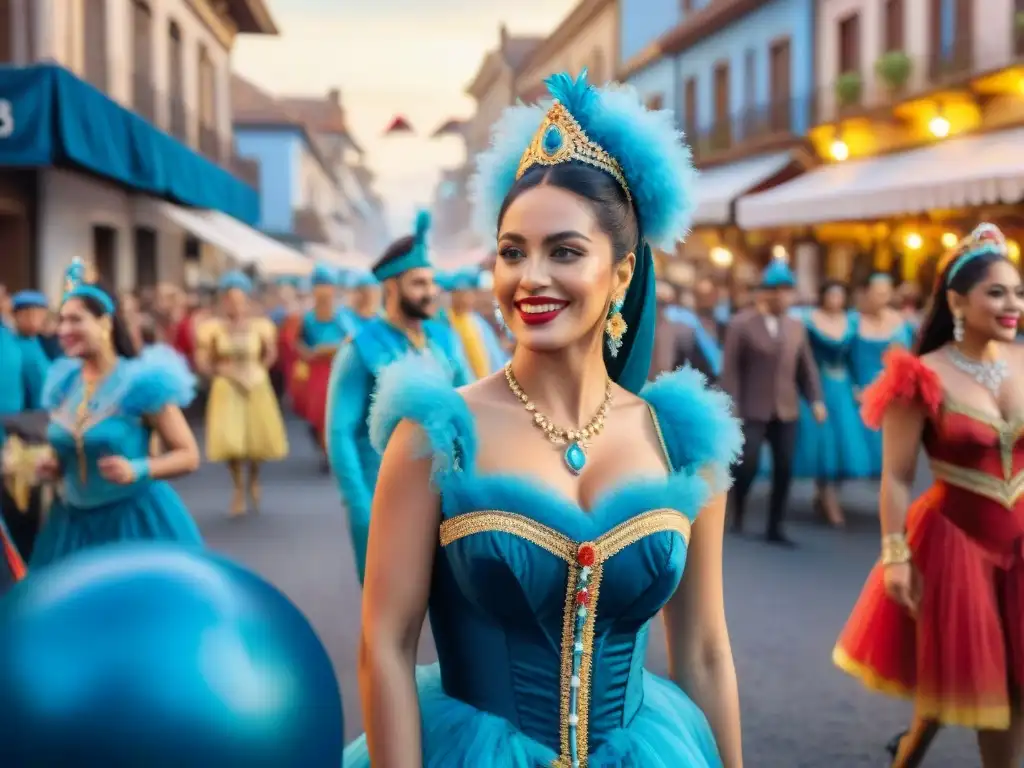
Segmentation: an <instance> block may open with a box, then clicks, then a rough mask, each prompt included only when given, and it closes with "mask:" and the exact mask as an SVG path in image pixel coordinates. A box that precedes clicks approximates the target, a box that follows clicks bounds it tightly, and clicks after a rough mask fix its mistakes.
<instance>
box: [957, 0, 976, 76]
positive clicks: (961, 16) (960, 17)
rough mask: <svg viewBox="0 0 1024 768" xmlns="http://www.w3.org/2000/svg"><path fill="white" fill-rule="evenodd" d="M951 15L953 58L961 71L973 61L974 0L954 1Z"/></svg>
mask: <svg viewBox="0 0 1024 768" xmlns="http://www.w3.org/2000/svg"><path fill="white" fill-rule="evenodd" d="M953 15H954V16H953V56H954V57H955V64H956V67H957V69H959V70H960V71H963V70H964V69H967V68H969V67H970V66H971V63H972V61H973V59H974V0H954V3H953Z"/></svg>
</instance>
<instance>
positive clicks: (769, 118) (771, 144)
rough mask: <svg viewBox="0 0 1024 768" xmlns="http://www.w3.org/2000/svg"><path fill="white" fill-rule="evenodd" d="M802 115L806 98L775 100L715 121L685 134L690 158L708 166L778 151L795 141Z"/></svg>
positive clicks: (805, 111) (802, 121)
mask: <svg viewBox="0 0 1024 768" xmlns="http://www.w3.org/2000/svg"><path fill="white" fill-rule="evenodd" d="M806 113H807V100H806V99H790V100H783V101H775V102H772V103H770V104H765V105H762V106H759V107H752V108H750V109H746V110H744V111H743V112H740V113H739V114H738V115H732V116H730V117H728V118H726V119H724V120H719V121H717V122H715V123H713V124H712V125H711V126H710V127H709V128H707V129H705V130H703V131H697V132H696V134H691V133H690V132H687V135H688V136H690V146H691V148H692V149H693V155H694V159H695V161H696V162H697V163H698V164H700V163H708V162H715V161H719V160H723V159H726V158H728V157H730V156H731V155H733V154H736V155H739V154H752V153H755V152H762V151H769V150H773V149H776V148H781V146H783V145H787V144H789V143H790V142H792V141H794V140H795V139H796V134H797V131H798V129H799V127H800V124H802V123H804V122H805V120H804V117H805V116H806Z"/></svg>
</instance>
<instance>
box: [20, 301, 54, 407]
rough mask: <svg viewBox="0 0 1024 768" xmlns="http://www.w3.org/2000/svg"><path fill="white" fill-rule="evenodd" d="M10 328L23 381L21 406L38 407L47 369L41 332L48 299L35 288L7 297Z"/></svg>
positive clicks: (40, 404) (47, 363)
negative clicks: (13, 334)
mask: <svg viewBox="0 0 1024 768" xmlns="http://www.w3.org/2000/svg"><path fill="white" fill-rule="evenodd" d="M11 311H12V312H13V313H14V330H15V333H17V335H18V346H19V347H21V365H22V376H23V379H24V382H25V409H26V410H29V411H34V410H37V409H39V408H41V407H42V397H43V382H44V381H45V380H46V372H47V371H48V370H49V369H50V356H49V355H48V354H47V353H46V348H45V347H44V346H43V342H42V339H41V338H40V337H41V334H42V332H43V325H44V324H45V322H46V315H47V312H48V311H49V302H47V301H46V297H45V296H43V294H41V293H40V292H39V291H18V293H16V294H14V296H12V297H11Z"/></svg>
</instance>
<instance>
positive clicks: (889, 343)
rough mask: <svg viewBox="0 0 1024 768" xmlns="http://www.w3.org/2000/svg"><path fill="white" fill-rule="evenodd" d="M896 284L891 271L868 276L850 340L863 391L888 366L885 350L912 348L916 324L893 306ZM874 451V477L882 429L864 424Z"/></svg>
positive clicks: (855, 379) (853, 368) (852, 366)
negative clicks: (887, 273) (912, 324)
mask: <svg viewBox="0 0 1024 768" xmlns="http://www.w3.org/2000/svg"><path fill="white" fill-rule="evenodd" d="M892 299H893V285H892V278H891V277H889V275H886V274H882V273H878V274H874V275H872V276H871V277H870V278H868V283H867V285H866V286H865V287H864V294H863V301H862V304H861V307H860V312H858V314H857V318H856V332H855V333H854V336H853V339H852V340H851V342H850V372H851V374H852V375H853V384H854V387H855V389H856V392H857V397H858V398H859V397H860V392H861V390H863V389H864V388H866V387H867V386H868V385H870V384H871V383H872V382H873V381H874V380H875V379H876V378H878V376H879V374H881V373H882V371H883V370H884V368H885V362H884V358H885V353H886V352H888V351H889V350H890V349H892V348H893V347H901V348H903V349H909V348H910V346H911V344H912V343H913V341H914V331H913V328H912V327H911V326H910V324H909V323H907V321H906V319H905V318H904V317H903V316H902V315H901V314H900V313H899V312H898V311H897V310H895V309H893V308H892ZM861 430H862V432H863V433H864V435H865V437H864V439H865V441H866V442H867V445H868V450H869V451H870V455H871V471H870V476H871V477H879V476H881V474H882V433H881V432H879V431H878V430H875V429H872V428H871V427H868V426H862V427H861Z"/></svg>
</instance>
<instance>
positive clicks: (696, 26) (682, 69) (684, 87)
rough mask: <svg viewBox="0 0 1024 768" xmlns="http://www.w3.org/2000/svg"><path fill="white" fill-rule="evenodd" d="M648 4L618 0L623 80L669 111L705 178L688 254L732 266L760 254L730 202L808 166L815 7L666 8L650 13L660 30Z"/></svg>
mask: <svg viewBox="0 0 1024 768" xmlns="http://www.w3.org/2000/svg"><path fill="white" fill-rule="evenodd" d="M658 2H661V0H658ZM649 6H650V3H648V2H645V1H644V0H620V30H621V32H620V47H621V50H622V53H623V61H622V65H621V71H620V74H621V75H622V76H623V77H624V78H625V79H626V80H627V81H628V82H629V83H631V84H632V85H634V86H635V87H636V88H637V90H638V91H639V92H640V94H641V97H642V98H643V99H644V100H645V101H646V103H647V104H648V106H649V107H651V108H661V109H666V110H671V111H672V112H674V113H675V115H676V119H677V123H678V125H679V127H680V128H681V129H682V130H683V132H684V133H685V134H686V136H687V140H688V142H689V143H690V146H691V148H692V150H693V153H694V162H695V164H696V165H697V166H698V168H700V169H701V171H702V173H701V176H700V182H699V184H700V187H699V190H698V207H697V211H696V214H695V220H694V226H695V232H694V234H693V235H691V237H690V239H689V241H688V243H687V246H686V248H685V250H686V252H687V254H688V255H692V256H694V257H696V258H702V257H711V256H712V255H715V256H716V258H717V260H718V261H719V262H724V264H722V263H720V264H719V266H726V267H729V266H732V261H733V258H734V255H739V256H751V255H752V254H753V252H754V251H755V250H758V251H760V249H757V248H755V247H754V244H753V243H751V242H749V240H748V238H746V237H745V235H744V233H743V232H742V230H741V229H740V228H739V227H738V226H737V224H736V219H735V210H734V209H735V203H736V201H737V200H738V199H739V198H740V197H741V196H742V195H743V194H745V193H747V192H750V191H752V190H755V189H759V188H764V187H766V186H770V185H772V184H774V183H777V182H778V181H781V180H785V179H786V178H789V177H791V176H792V175H793V174H795V173H797V172H799V171H800V170H801V169H802V168H804V167H805V166H806V165H807V164H808V163H810V162H813V158H811V157H810V156H809V155H808V154H807V153H805V152H801V151H800V149H799V147H800V145H801V143H802V141H803V136H804V135H805V134H806V132H807V130H808V128H809V125H810V122H811V114H812V108H813V102H814V94H815V18H816V15H815V14H816V9H815V2H814V0H769V1H768V2H760V3H756V2H748V1H747V0H720V2H715V3H712V4H707V3H702V2H699V1H698V0H694V1H693V2H683V3H678V2H673V3H665V7H664V8H663V9H662V8H659V9H657V10H659V11H663V12H664V14H665V16H664V17H663V18H666V19H669V20H670V21H673V22H674V24H673V25H672V26H671V27H669V28H663V29H662V30H660V31H659V30H658V29H657V28H656V27H655V26H654V24H653V22H652V20H651V19H650V13H651V10H652V9H651V8H650V7H649ZM785 247H787V248H788V245H786V246H785Z"/></svg>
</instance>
